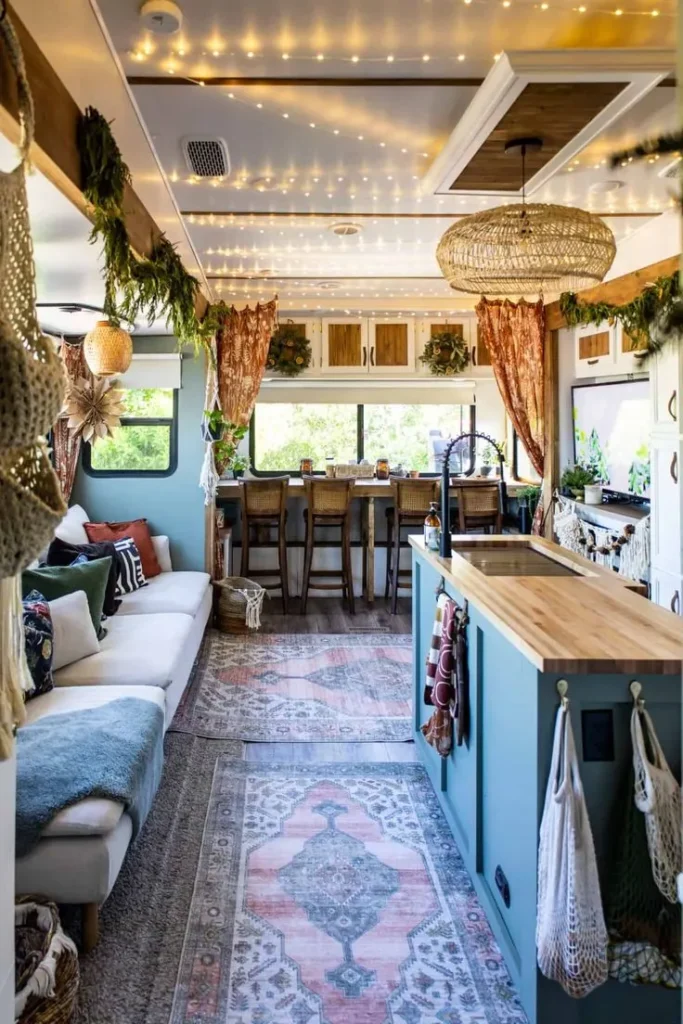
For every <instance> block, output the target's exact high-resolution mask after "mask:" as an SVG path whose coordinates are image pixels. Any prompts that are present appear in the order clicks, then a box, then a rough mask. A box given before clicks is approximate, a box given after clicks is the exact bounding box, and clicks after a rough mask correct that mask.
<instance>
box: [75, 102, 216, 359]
mask: <svg viewBox="0 0 683 1024" xmlns="http://www.w3.org/2000/svg"><path fill="white" fill-rule="evenodd" d="M78 144H79V149H80V154H81V173H82V178H83V194H84V195H85V197H86V199H87V200H88V202H89V203H90V204H91V205H92V207H93V216H92V221H93V230H92V234H91V236H90V240H91V242H96V241H98V240H100V239H101V241H102V250H103V255H104V267H105V271H104V273H105V294H104V311H105V313H106V314H107V317H108V318H109V320H110V321H111V323H113V324H115V325H118V324H119V322H120V321H121V320H122V319H125V320H128V321H131V322H134V321H135V320H136V319H138V318H139V317H141V316H146V317H147V320H148V322H149V323H153V322H154V320H157V319H160V318H163V319H165V320H168V321H170V323H171V327H172V330H173V333H174V334H175V336H176V337H177V339H178V342H179V343H180V344H181V345H184V344H190V345H192V346H193V347H194V349H195V353H196V352H197V351H198V350H199V349H200V348H201V347H202V346H205V347H207V346H208V341H209V340H210V338H211V337H212V336H213V334H214V333H215V329H214V327H215V323H216V320H215V318H214V317H211V316H210V315H209V314H210V312H211V307H209V314H207V316H206V317H205V318H204V320H202V321H200V320H199V318H198V317H197V314H196V311H195V300H196V297H197V292H198V290H199V282H198V281H197V279H196V278H195V277H193V276H192V275H191V274H189V273H188V272H187V270H186V269H185V267H184V266H183V263H182V260H181V259H180V256H179V255H178V253H177V252H176V250H175V247H174V246H173V245H172V244H171V243H170V242H169V240H168V239H167V238H166V236H165V235H162V236H161V238H160V239H159V240H158V241H157V242H156V243H155V245H154V247H153V249H152V252H151V254H150V256H149V257H147V258H143V259H138V258H137V256H136V255H135V253H134V252H133V250H132V248H131V245H130V239H129V237H128V231H127V230H126V225H125V221H124V217H123V197H124V194H125V189H126V187H127V186H128V185H130V183H131V177H130V171H129V169H128V166H127V165H126V163H125V162H124V160H123V157H122V156H121V151H120V150H119V147H118V145H117V143H116V140H115V138H114V136H113V134H112V131H111V127H110V124H109V122H108V121H107V120H106V119H105V118H104V117H103V116H102V115H101V114H100V113H99V112H98V111H97V110H95V109H94V108H93V107H88V108H87V109H86V111H85V114H84V115H83V117H82V118H81V121H80V125H79V131H78ZM119 294H122V301H121V305H120V306H119V305H118V304H117V297H118V295H119Z"/></svg>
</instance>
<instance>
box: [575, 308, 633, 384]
mask: <svg viewBox="0 0 683 1024" xmlns="http://www.w3.org/2000/svg"><path fill="white" fill-rule="evenodd" d="M616 333H617V331H616V326H615V325H614V324H609V323H608V322H607V321H606V320H605V321H603V323H601V324H599V325H598V326H595V325H594V324H589V325H587V326H586V327H575V328H574V360H575V373H576V376H577V378H578V377H600V376H608V375H609V374H615V373H623V372H624V371H623V370H618V369H617V362H616ZM630 372H633V371H630Z"/></svg>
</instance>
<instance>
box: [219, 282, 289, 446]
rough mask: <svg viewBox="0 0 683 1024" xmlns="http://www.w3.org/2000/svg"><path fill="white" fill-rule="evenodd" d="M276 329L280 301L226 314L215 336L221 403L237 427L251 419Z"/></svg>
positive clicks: (229, 418) (225, 413)
mask: <svg viewBox="0 0 683 1024" xmlns="http://www.w3.org/2000/svg"><path fill="white" fill-rule="evenodd" d="M276 327H277V298H275V299H273V300H272V301H271V302H266V303H265V304H264V305H260V304H259V305H257V306H256V308H255V309H242V310H239V311H237V310H234V309H233V310H231V311H230V312H228V313H226V315H225V318H224V320H223V324H222V326H221V328H220V330H219V331H218V334H217V336H216V358H217V364H218V400H219V403H220V407H221V409H222V410H223V416H224V417H225V419H226V420H229V421H230V422H231V423H235V424H236V425H237V426H238V427H243V426H246V425H247V423H248V422H249V420H250V418H251V414H252V412H253V409H254V403H255V402H256V396H257V395H258V393H259V388H260V387H261V381H262V380H263V371H264V370H265V368H266V359H267V357H268V346H269V344H270V339H271V336H272V334H273V332H274V330H275V328H276Z"/></svg>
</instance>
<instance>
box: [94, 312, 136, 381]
mask: <svg viewBox="0 0 683 1024" xmlns="http://www.w3.org/2000/svg"><path fill="white" fill-rule="evenodd" d="M83 354H84V356H85V361H86V363H87V364H88V368H89V369H90V371H91V373H94V374H95V376H96V377H117V376H118V375H119V374H120V373H125V372H126V370H127V369H128V367H129V366H130V364H131V360H132V358H133V342H132V340H131V337H130V334H128V332H127V331H124V330H123V329H122V328H121V327H115V326H114V324H110V323H109V321H108V320H98V321H97V323H96V324H95V326H94V328H93V330H92V331H88V333H87V334H86V336H85V340H84V341H83Z"/></svg>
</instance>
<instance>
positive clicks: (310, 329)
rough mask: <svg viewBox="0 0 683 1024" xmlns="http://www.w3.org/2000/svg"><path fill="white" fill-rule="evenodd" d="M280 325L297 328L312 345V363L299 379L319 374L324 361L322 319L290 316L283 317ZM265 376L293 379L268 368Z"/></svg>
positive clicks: (298, 332)
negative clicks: (293, 317)
mask: <svg viewBox="0 0 683 1024" xmlns="http://www.w3.org/2000/svg"><path fill="white" fill-rule="evenodd" d="M280 326H281V327H284V326H286V327H295V328H296V329H297V334H299V335H301V337H304V338H307V339H308V343H309V345H310V346H311V365H310V366H309V367H308V369H306V370H304V371H303V373H301V374H299V376H298V378H297V379H298V380H303V379H305V378H306V377H315V376H319V375H320V366H321V362H322V350H321V323H320V319H319V318H316V317H304V318H299V317H297V318H296V319H292V318H289V317H288V318H287V319H284V318H283V317H281V318H280ZM265 376H266V377H267V378H268V377H269V378H271V379H273V380H285V379H290V380H291V378H289V377H288V376H287V374H284V373H278V372H277V371H275V370H268V369H266V372H265Z"/></svg>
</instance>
